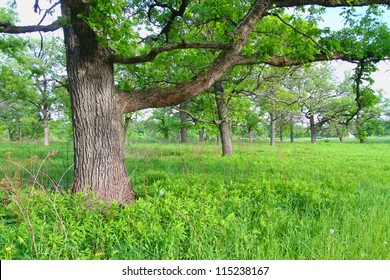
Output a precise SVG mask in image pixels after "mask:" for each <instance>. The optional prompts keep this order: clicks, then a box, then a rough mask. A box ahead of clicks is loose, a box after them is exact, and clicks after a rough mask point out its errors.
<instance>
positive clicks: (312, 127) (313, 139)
mask: <svg viewBox="0 0 390 280" xmlns="http://www.w3.org/2000/svg"><path fill="white" fill-rule="evenodd" d="M309 120H310V138H311V143H312V144H315V143H316V142H317V138H316V137H317V131H316V125H315V122H314V116H313V114H310V118H309Z"/></svg>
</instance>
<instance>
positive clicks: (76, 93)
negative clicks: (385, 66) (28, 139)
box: [0, 0, 390, 204]
mask: <svg viewBox="0 0 390 280" xmlns="http://www.w3.org/2000/svg"><path fill="white" fill-rule="evenodd" d="M53 2H54V1H53ZM372 4H386V5H388V4H390V0H360V1H351V0H293V1H290V0H283V1H282V0H252V1H248V0H242V1H239V0H234V1H222V0H221V1H216V0H213V1H211V0H210V1H207V0H204V1H190V0H182V1H179V0H167V1H157V0H147V1H138V0H134V1H126V0H117V1H103V0H60V1H58V2H56V3H53V7H59V6H60V7H61V11H62V16H61V17H60V18H58V20H56V21H54V22H53V23H51V24H49V25H35V26H16V25H15V24H14V23H13V22H10V21H1V20H0V32H1V33H10V34H20V33H27V32H50V31H54V30H57V29H59V28H62V29H63V30H64V41H65V47H66V57H67V73H68V80H69V92H70V96H71V107H72V115H73V131H74V169H75V172H74V185H73V191H74V192H77V191H82V190H85V189H90V190H92V191H93V192H94V193H96V195H97V197H98V198H100V199H102V200H105V201H118V202H119V203H120V204H124V203H129V202H133V201H134V200H135V193H134V191H133V189H132V187H131V185H130V183H129V181H128V177H127V173H126V169H125V161H124V151H123V124H122V117H123V114H124V113H126V112H133V111H136V110H140V109H144V108H155V107H164V106H171V105H176V104H180V103H182V102H184V101H186V100H188V99H190V98H191V97H194V96H196V95H197V94H199V93H200V92H202V91H203V90H205V89H207V88H209V87H211V86H212V85H213V84H214V83H215V82H216V81H218V80H219V79H220V78H221V77H222V76H223V75H224V73H225V72H227V71H228V70H229V69H231V68H232V67H234V66H236V65H240V64H247V63H267V64H270V65H277V66H288V65H294V64H299V63H304V62H309V61H322V60H330V59H351V56H350V54H349V55H348V54H346V53H343V52H340V50H337V52H336V51H335V49H328V50H325V48H324V47H321V46H320V45H319V44H318V43H317V42H316V40H317V39H318V38H314V37H315V34H314V33H313V34H309V35H307V34H299V32H297V34H298V35H299V36H301V37H299V36H297V40H295V41H296V42H295V43H298V42H299V41H302V42H303V41H305V42H306V43H307V44H311V48H305V47H304V49H306V50H305V53H302V52H294V48H295V47H302V45H301V46H299V44H295V45H294V44H292V43H291V44H285V45H278V46H279V47H283V48H284V49H285V50H289V51H283V50H277V49H276V48H275V45H268V44H267V36H268V37H271V38H272V36H271V35H270V34H266V33H260V32H256V30H257V28H259V26H261V24H262V22H263V20H264V19H265V18H267V17H275V13H277V12H279V13H282V12H281V11H280V10H279V9H280V8H288V7H296V6H306V5H318V6H322V7H341V6H351V5H355V6H364V5H372ZM39 5H40V1H39V0H35V7H34V10H35V11H36V12H37V11H39V9H40V8H39ZM137 27H141V28H145V29H149V31H150V32H152V33H153V34H151V35H150V36H148V37H147V38H144V39H143V40H139V38H137V33H136V31H135V30H136V29H137ZM286 28H288V25H286ZM306 35H307V36H306ZM311 35H312V36H311ZM317 35H318V34H317ZM298 38H300V40H298ZM274 40H275V38H274ZM310 42H311V43H310ZM303 45H304V44H303ZM139 46H142V47H141V48H140V47H139ZM248 46H251V48H247V47H248ZM253 46H255V47H253ZM190 49H191V50H199V51H198V52H197V53H196V55H202V51H206V50H207V51H209V52H210V51H211V53H212V54H213V56H212V59H205V65H204V66H203V67H199V68H194V69H192V71H188V73H187V74H186V75H183V80H181V81H180V82H178V83H176V84H175V85H170V86H159V87H152V88H148V87H141V86H140V87H138V88H132V89H123V88H122V89H119V88H118V87H117V86H116V82H115V80H114V76H115V75H114V74H115V72H114V65H116V64H123V65H135V64H140V63H147V62H152V61H154V60H158V59H159V57H160V56H162V55H164V54H167V53H168V54H172V57H174V54H177V53H178V51H179V50H182V51H183V53H185V51H188V50H190ZM251 50H252V51H251ZM188 57H191V55H189V56H185V57H183V58H182V59H188ZM207 57H208V58H210V56H207ZM189 65H191V62H190V61H189ZM174 67H175V63H174V61H172V63H170V64H167V65H166V71H173V70H174ZM130 69H134V68H130ZM130 74H131V73H130Z"/></svg>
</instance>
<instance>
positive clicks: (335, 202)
mask: <svg viewBox="0 0 390 280" xmlns="http://www.w3.org/2000/svg"><path fill="white" fill-rule="evenodd" d="M324 140H327V139H324ZM324 140H321V141H319V143H318V144H316V145H310V144H308V143H307V142H305V141H302V142H298V143H282V144H278V145H277V146H276V147H270V146H268V145H267V144H266V143H237V144H236V146H235V155H234V156H233V157H226V158H222V157H221V156H220V147H219V146H217V145H214V144H207V143H206V144H199V143H194V144H188V145H179V144H155V143H154V144H142V143H138V144H131V145H129V146H128V147H127V151H126V152H127V155H126V158H127V167H128V174H129V179H130V180H131V182H132V184H133V186H134V189H135V190H136V192H137V195H138V201H137V203H136V204H135V205H129V206H126V207H124V208H122V209H119V208H118V207H117V206H116V205H113V206H111V207H106V206H105V205H102V204H100V203H99V202H97V201H95V200H94V198H93V196H91V194H77V195H74V196H72V195H71V194H69V191H67V188H68V185H69V184H70V183H71V171H67V170H68V169H69V166H71V162H72V152H71V148H69V145H66V144H55V145H53V146H52V147H49V148H43V147H37V146H33V145H28V144H23V145H5V144H2V145H1V146H0V185H1V190H0V191H1V195H0V198H1V208H0V217H1V225H0V249H1V250H0V258H1V259H390V249H389V248H390V247H389V246H390V245H389V244H387V243H388V242H389V241H390V160H389V159H390V141H389V140H390V139H389V138H376V139H370V143H369V144H357V143H355V142H354V141H350V142H346V143H337V141H336V140H334V139H330V140H327V141H324ZM53 150H57V151H58V152H57V153H56V154H52V155H50V156H49V157H46V156H47V154H48V152H49V151H53ZM7 152H10V154H6V153H7ZM34 156H35V157H34Z"/></svg>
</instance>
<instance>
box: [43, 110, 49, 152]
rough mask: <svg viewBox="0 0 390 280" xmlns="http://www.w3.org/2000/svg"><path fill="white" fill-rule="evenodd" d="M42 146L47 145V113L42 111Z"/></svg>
mask: <svg viewBox="0 0 390 280" xmlns="http://www.w3.org/2000/svg"><path fill="white" fill-rule="evenodd" d="M43 146H45V147H47V146H49V114H48V112H43Z"/></svg>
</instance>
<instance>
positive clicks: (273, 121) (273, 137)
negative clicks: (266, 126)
mask: <svg viewBox="0 0 390 280" xmlns="http://www.w3.org/2000/svg"><path fill="white" fill-rule="evenodd" d="M269 117H270V121H271V129H270V141H269V144H270V145H271V146H275V145H276V119H275V114H274V113H273V112H270V113H269Z"/></svg>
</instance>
